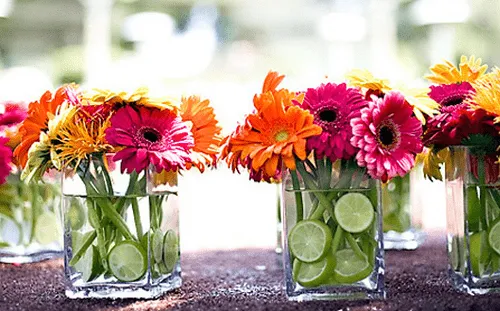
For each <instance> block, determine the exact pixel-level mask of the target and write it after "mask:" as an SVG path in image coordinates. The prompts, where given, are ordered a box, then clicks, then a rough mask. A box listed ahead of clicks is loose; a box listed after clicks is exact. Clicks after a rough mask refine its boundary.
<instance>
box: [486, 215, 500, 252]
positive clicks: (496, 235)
mask: <svg viewBox="0 0 500 311" xmlns="http://www.w3.org/2000/svg"><path fill="white" fill-rule="evenodd" d="M488 243H490V246H491V248H492V249H493V250H494V251H495V252H496V253H497V254H499V255H500V221H496V222H495V223H494V224H493V226H491V228H490V231H489V232H488Z"/></svg>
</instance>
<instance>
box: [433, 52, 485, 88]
mask: <svg viewBox="0 0 500 311" xmlns="http://www.w3.org/2000/svg"><path fill="white" fill-rule="evenodd" d="M458 67H459V68H457V67H456V66H455V65H454V64H452V63H450V62H449V61H445V62H444V64H436V65H434V66H432V67H431V68H430V71H431V72H432V73H433V74H432V75H428V76H426V78H427V80H429V81H431V82H434V83H436V84H453V83H460V82H469V83H472V82H474V81H476V80H477V79H478V78H480V77H481V76H482V75H483V74H484V73H485V72H486V69H488V65H481V58H477V59H476V57H475V56H474V55H472V56H471V57H470V58H469V59H467V56H465V55H462V57H460V64H459V65H458Z"/></svg>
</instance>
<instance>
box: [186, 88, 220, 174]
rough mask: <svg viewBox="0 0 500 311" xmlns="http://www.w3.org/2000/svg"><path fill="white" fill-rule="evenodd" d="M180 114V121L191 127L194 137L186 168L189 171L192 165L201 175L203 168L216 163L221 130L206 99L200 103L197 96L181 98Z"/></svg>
mask: <svg viewBox="0 0 500 311" xmlns="http://www.w3.org/2000/svg"><path fill="white" fill-rule="evenodd" d="M180 114H181V118H182V121H184V123H188V124H190V125H191V133H192V134H193V137H194V147H193V152H191V163H187V165H186V168H187V169H190V168H191V167H192V165H194V166H196V167H197V168H198V169H199V170H200V172H202V173H203V172H204V171H205V166H210V165H215V163H216V160H217V154H218V153H219V147H220V144H221V141H222V136H221V131H222V128H221V127H220V126H218V122H217V119H216V118H215V113H214V109H213V108H212V107H210V101H209V100H208V99H205V100H203V101H201V100H200V98H199V97H198V96H190V97H188V98H182V104H181V108H180Z"/></svg>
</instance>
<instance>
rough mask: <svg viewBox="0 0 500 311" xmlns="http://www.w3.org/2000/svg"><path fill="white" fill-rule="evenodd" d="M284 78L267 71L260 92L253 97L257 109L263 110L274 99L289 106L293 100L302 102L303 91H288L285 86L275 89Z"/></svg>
mask: <svg viewBox="0 0 500 311" xmlns="http://www.w3.org/2000/svg"><path fill="white" fill-rule="evenodd" d="M284 78H285V76H284V75H279V74H278V73H277V72H275V71H269V73H268V74H267V76H266V78H265V79H264V84H263V85H262V93H261V94H256V95H255V96H254V98H253V104H254V107H255V109H256V110H257V111H261V110H263V109H264V106H265V105H268V104H272V103H273V102H275V101H279V102H282V103H283V104H284V105H289V106H290V105H293V104H294V101H297V102H299V103H302V101H303V99H304V94H303V93H295V92H290V91H289V90H288V89H285V88H282V89H279V90H278V89H277V88H278V86H279V85H280V83H281V82H282V81H283V79H284Z"/></svg>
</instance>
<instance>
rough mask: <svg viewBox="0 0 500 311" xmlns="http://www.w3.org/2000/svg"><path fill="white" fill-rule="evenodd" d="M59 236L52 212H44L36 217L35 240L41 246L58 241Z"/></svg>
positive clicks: (56, 222) (55, 219)
mask: <svg viewBox="0 0 500 311" xmlns="http://www.w3.org/2000/svg"><path fill="white" fill-rule="evenodd" d="M60 235H61V232H60V229H59V222H58V221H57V216H56V214H54V213H53V212H48V211H47V212H45V213H43V214H41V215H40V216H38V218H37V219H36V223H35V239H36V240H37V242H38V243H40V244H42V245H47V244H50V243H52V242H56V241H58V240H59V238H60Z"/></svg>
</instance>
